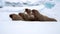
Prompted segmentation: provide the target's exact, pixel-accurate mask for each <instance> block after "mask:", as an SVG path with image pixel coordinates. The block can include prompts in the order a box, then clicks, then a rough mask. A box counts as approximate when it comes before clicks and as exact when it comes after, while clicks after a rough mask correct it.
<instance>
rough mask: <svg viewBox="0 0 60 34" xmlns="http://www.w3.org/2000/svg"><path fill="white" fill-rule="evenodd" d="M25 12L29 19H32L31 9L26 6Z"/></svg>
mask: <svg viewBox="0 0 60 34" xmlns="http://www.w3.org/2000/svg"><path fill="white" fill-rule="evenodd" d="M25 12H26V13H27V15H28V18H29V20H30V21H34V16H33V15H32V10H31V9H27V8H26V9H25Z"/></svg>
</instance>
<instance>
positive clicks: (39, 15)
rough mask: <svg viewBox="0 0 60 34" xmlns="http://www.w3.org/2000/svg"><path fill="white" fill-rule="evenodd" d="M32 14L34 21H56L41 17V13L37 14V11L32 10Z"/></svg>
mask: <svg viewBox="0 0 60 34" xmlns="http://www.w3.org/2000/svg"><path fill="white" fill-rule="evenodd" d="M32 14H33V15H34V17H35V21H57V20H56V19H54V18H49V17H47V16H44V15H42V14H41V13H39V12H38V11H37V10H35V9H33V10H32Z"/></svg>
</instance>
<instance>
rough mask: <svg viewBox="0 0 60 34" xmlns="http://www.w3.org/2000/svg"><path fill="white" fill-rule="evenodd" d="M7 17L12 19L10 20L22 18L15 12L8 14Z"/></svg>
mask: <svg viewBox="0 0 60 34" xmlns="http://www.w3.org/2000/svg"><path fill="white" fill-rule="evenodd" d="M9 17H10V18H11V19H12V20H23V18H22V17H21V16H19V15H17V14H10V15H9Z"/></svg>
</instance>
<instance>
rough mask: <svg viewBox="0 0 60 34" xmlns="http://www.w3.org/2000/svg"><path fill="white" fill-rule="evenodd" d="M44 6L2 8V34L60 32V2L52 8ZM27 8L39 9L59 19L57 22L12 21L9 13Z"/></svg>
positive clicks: (52, 33) (0, 20)
mask: <svg viewBox="0 0 60 34" xmlns="http://www.w3.org/2000/svg"><path fill="white" fill-rule="evenodd" d="M44 7H45V6H44V5H40V6H32V7H29V6H28V7H27V6H25V7H4V8H0V34H60V19H59V18H60V2H56V5H55V7H53V8H51V9H48V8H44ZM25 8H30V9H37V10H39V12H40V13H42V14H43V15H46V16H48V17H51V18H55V19H57V22H40V21H12V20H11V19H10V18H9V14H12V13H15V14H18V13H19V12H24V9H25ZM43 8H44V9H43ZM41 9H43V10H41Z"/></svg>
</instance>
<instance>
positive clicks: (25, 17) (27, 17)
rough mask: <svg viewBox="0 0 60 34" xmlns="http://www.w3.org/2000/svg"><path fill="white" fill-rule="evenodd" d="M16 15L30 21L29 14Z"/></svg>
mask: <svg viewBox="0 0 60 34" xmlns="http://www.w3.org/2000/svg"><path fill="white" fill-rule="evenodd" d="M18 15H20V16H21V17H22V18H23V19H24V21H30V20H29V16H28V15H27V14H24V13H19V14H18Z"/></svg>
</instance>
